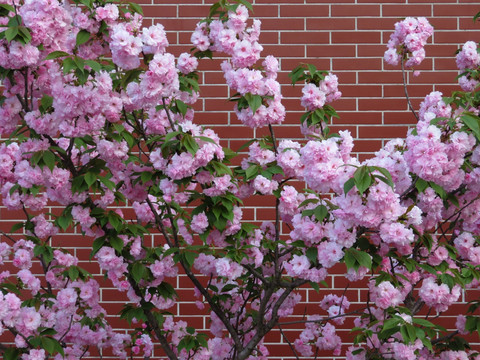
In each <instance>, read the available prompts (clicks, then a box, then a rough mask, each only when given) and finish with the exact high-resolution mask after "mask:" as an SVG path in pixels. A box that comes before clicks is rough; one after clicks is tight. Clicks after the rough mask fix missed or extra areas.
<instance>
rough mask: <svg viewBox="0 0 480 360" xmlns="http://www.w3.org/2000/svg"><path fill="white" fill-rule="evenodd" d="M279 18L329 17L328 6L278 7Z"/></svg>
mask: <svg viewBox="0 0 480 360" xmlns="http://www.w3.org/2000/svg"><path fill="white" fill-rule="evenodd" d="M280 16H281V17H286V18H289V17H317V16H324V17H326V16H329V6H328V5H280Z"/></svg>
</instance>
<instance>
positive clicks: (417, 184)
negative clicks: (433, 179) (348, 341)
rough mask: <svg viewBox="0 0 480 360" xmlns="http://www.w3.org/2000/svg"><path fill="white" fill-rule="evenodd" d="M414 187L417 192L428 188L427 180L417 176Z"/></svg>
mask: <svg viewBox="0 0 480 360" xmlns="http://www.w3.org/2000/svg"><path fill="white" fill-rule="evenodd" d="M415 188H416V189H417V191H418V192H419V193H422V192H424V191H425V189H426V188H428V182H427V181H425V180H423V179H421V178H417V181H416V182H415Z"/></svg>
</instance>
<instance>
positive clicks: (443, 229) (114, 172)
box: [0, 0, 480, 360]
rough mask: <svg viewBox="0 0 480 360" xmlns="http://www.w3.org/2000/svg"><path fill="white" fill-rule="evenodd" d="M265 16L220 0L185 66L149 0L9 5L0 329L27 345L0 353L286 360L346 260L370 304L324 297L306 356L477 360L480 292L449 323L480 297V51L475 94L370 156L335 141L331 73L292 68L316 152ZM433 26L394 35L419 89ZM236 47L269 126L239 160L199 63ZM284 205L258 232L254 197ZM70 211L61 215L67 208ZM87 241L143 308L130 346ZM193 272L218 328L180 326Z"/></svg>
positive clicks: (236, 62)
mask: <svg viewBox="0 0 480 360" xmlns="http://www.w3.org/2000/svg"><path fill="white" fill-rule="evenodd" d="M249 9H251V5H250V4H249V3H248V2H246V1H244V0H238V1H233V2H228V1H226V0H221V1H220V2H218V3H216V4H214V5H213V6H212V7H211V10H210V13H209V15H208V17H207V18H206V19H204V20H203V21H201V22H199V23H198V24H197V26H196V29H195V30H194V32H193V34H192V37H191V41H192V43H193V45H194V49H193V50H192V52H191V53H183V54H181V55H180V56H179V57H178V58H176V57H175V56H174V55H172V54H171V53H169V52H168V41H167V38H166V34H165V30H164V28H163V26H162V25H160V24H157V25H154V26H150V27H148V28H142V15H141V14H142V12H141V8H140V7H139V6H138V5H136V4H128V3H119V2H118V1H115V0H72V1H71V2H70V4H69V3H68V2H66V3H63V4H62V3H60V2H58V1H57V0H1V1H0V23H1V26H2V32H1V33H0V36H1V40H0V75H1V79H2V81H3V84H4V87H5V88H4V92H3V96H2V98H1V107H0V132H1V134H2V135H4V136H5V138H6V139H5V140H4V141H2V143H1V145H0V159H1V161H0V170H1V171H0V190H1V195H2V201H3V205H4V206H6V207H7V209H10V210H20V211H22V212H23V213H24V215H25V218H24V221H22V222H20V223H18V224H17V225H15V226H14V227H13V228H12V229H11V230H10V231H9V232H3V235H2V238H1V241H0V265H1V266H4V268H3V269H2V272H0V290H1V291H0V335H1V334H5V335H6V334H12V335H13V337H14V344H11V343H9V342H8V341H2V342H1V343H0V352H2V354H3V357H4V358H5V359H17V358H21V359H24V360H27V359H28V360H36V359H46V358H55V359H63V358H67V359H81V358H83V357H85V356H88V355H94V356H95V354H97V352H98V353H103V352H104V351H110V352H112V353H113V355H114V356H116V357H118V358H127V357H128V356H139V357H143V358H145V359H148V358H150V357H151V356H154V355H155V356H158V355H159V353H158V352H159V349H158V348H159V347H160V348H161V354H162V356H167V357H168V358H169V359H219V360H220V359H239V360H240V359H267V358H268V356H269V349H268V347H267V346H266V345H265V344H264V338H265V336H266V335H267V334H268V333H269V332H270V331H271V330H272V329H274V328H279V329H280V330H281V331H282V334H283V330H282V329H283V328H285V327H288V326H289V325H292V324H293V323H295V322H292V321H287V319H285V318H287V317H288V316H290V315H291V314H293V313H294V310H295V305H296V304H297V303H298V302H299V301H300V300H301V295H300V292H299V291H298V290H299V288H300V287H302V286H310V287H313V288H314V289H316V290H318V289H319V287H320V286H324V285H326V283H325V281H324V280H325V279H326V277H327V275H328V274H329V271H331V269H332V268H333V267H334V266H335V265H337V264H343V265H344V266H345V271H346V277H347V279H348V280H349V281H350V282H351V283H354V282H356V281H360V280H363V281H366V282H367V283H368V301H367V302H366V303H365V304H362V306H357V307H356V308H355V309H351V308H350V302H349V301H348V299H347V297H346V296H345V294H343V295H342V296H338V295H334V294H328V295H326V296H325V297H324V299H323V300H322V301H321V302H320V303H319V308H318V314H307V315H308V316H307V317H306V318H305V319H303V320H301V322H302V323H304V324H305V327H304V329H303V330H302V331H301V333H300V334H299V337H298V338H297V339H288V338H286V341H287V342H288V343H289V345H290V347H291V350H292V354H293V355H294V356H296V357H297V358H299V357H301V356H303V357H312V356H313V355H314V354H315V353H316V352H317V351H329V352H331V353H333V354H334V355H341V354H346V357H347V359H351V360H354V359H355V360H360V359H397V360H411V359H425V360H447V359H448V360H450V359H477V360H478V359H480V355H478V353H477V352H476V351H474V350H471V349H470V347H469V344H468V342H467V341H466V340H465V339H464V338H463V337H462V336H463V335H466V334H469V333H472V332H476V331H477V329H479V328H480V326H479V325H480V322H479V319H478V317H477V316H476V315H475V314H476V313H477V308H478V306H479V305H480V301H472V302H471V303H470V304H469V307H468V308H467V309H466V310H465V314H462V315H459V316H458V318H457V320H456V323H455V324H452V326H451V327H452V328H456V330H454V331H448V330H447V329H445V328H443V327H442V326H440V325H438V324H437V323H436V319H437V318H438V317H439V316H441V315H442V313H443V312H445V311H447V310H448V309H449V307H450V306H451V305H452V304H454V303H455V302H456V301H458V300H459V298H460V295H461V292H462V291H468V290H469V289H476V288H478V286H479V285H480V281H479V279H480V272H479V265H480V246H479V235H480V226H479V225H480V170H479V169H480V168H479V166H478V165H479V164H480V147H479V146H478V144H479V141H480V122H479V120H480V117H479V116H478V112H479V110H478V109H479V106H480V99H479V96H478V93H477V91H476V89H477V86H478V84H479V81H480V73H479V71H478V67H479V65H480V56H479V55H478V52H477V47H476V44H475V43H474V42H467V43H466V44H465V45H464V46H463V48H462V49H461V51H460V52H459V53H458V55H457V65H458V67H459V69H460V77H459V83H460V86H461V88H462V89H463V91H458V92H455V93H454V94H452V96H451V97H444V96H443V95H442V94H441V93H439V92H432V93H430V94H429V95H427V96H426V97H425V99H424V101H423V102H422V104H421V105H420V109H419V110H418V112H417V111H415V109H414V108H413V106H412V105H411V104H410V102H409V105H410V109H411V110H412V111H413V113H414V114H415V116H416V117H417V119H418V124H417V126H416V127H415V128H414V129H412V130H411V131H410V132H409V133H408V135H407V137H406V139H395V140H392V141H390V142H388V143H387V144H386V145H385V146H384V147H383V148H382V149H380V150H379V151H378V152H376V153H375V156H374V157H372V158H371V159H368V160H366V161H364V162H362V163H361V162H359V160H358V159H357V158H356V157H355V156H352V153H351V151H352V148H353V139H352V136H351V135H350V133H349V132H348V131H340V132H339V133H338V134H334V133H331V132H330V131H329V128H328V124H329V123H330V121H331V119H332V117H337V116H338V115H337V113H336V112H335V110H334V108H333V107H332V105H331V104H332V103H334V102H335V100H337V99H338V98H340V97H341V92H340V91H339V89H338V88H339V84H338V79H337V77H336V76H335V75H334V74H332V73H329V72H325V71H321V70H318V69H317V68H316V67H315V66H313V65H301V66H299V67H297V68H296V69H294V70H293V71H292V72H291V74H290V77H291V80H292V83H293V84H295V83H298V82H300V83H302V84H303V89H302V94H303V95H302V97H301V99H300V102H301V104H302V106H304V107H305V109H306V112H305V114H304V115H303V116H302V117H301V119H300V122H301V127H302V132H303V134H304V135H305V140H304V141H300V142H297V141H293V140H289V139H281V140H278V139H276V137H275V132H274V126H276V125H280V124H281V123H282V121H283V120H284V118H285V114H286V109H285V107H284V106H283V105H282V94H281V87H280V84H279V82H278V81H277V73H278V71H279V64H278V61H277V59H276V58H275V57H274V56H271V55H268V56H266V57H264V58H262V55H261V52H262V50H263V49H262V46H261V45H260V44H259V42H258V39H259V35H260V28H261V23H260V21H258V20H255V19H253V20H252V19H250V18H249ZM432 32H433V29H432V27H431V26H430V24H429V23H428V21H427V20H426V19H425V18H418V19H417V18H407V19H405V20H403V21H401V22H399V23H397V24H396V25H395V32H394V33H393V35H392V36H391V40H390V41H389V43H388V50H387V51H386V53H385V60H386V61H387V62H389V63H391V64H398V63H400V64H401V67H402V73H403V74H404V79H405V72H406V71H408V70H410V69H411V68H412V67H414V66H417V65H418V64H420V62H421V61H422V60H423V59H424V57H425V51H424V45H425V44H426V42H427V41H428V39H429V37H430V36H431V35H432ZM217 53H222V54H224V55H226V56H227V57H228V60H226V61H224V62H223V63H222V70H223V73H224V77H225V81H226V83H227V84H228V86H229V87H230V89H232V92H233V93H234V95H233V96H232V97H231V99H230V100H231V101H232V102H233V103H234V111H235V113H236V115H237V117H238V119H239V120H240V121H241V122H242V123H243V124H244V125H245V126H248V127H251V128H261V127H266V128H268V130H269V136H266V137H264V138H260V139H253V140H252V141H251V142H249V143H247V144H246V145H245V147H244V148H245V149H246V148H247V147H248V155H247V156H244V157H243V159H242V160H241V165H240V166H236V167H235V166H233V165H231V160H232V159H233V158H234V157H235V156H237V154H236V153H235V152H233V151H232V150H230V149H227V148H223V147H222V146H221V145H220V138H219V137H218V135H217V134H216V133H215V132H214V131H212V130H211V129H208V128H204V127H201V126H199V125H196V124H195V123H194V121H193V119H194V111H193V109H192V105H193V104H194V103H195V102H196V101H197V99H198V98H199V96H200V94H199V87H198V83H197V80H198V73H197V71H196V69H197V66H198V62H199V61H201V60H202V59H203V58H205V57H212V56H215V55H216V54H217ZM404 85H405V91H406V95H407V100H408V101H409V99H408V92H407V87H406V83H405V80H404ZM239 162H240V161H239ZM298 180H300V181H301V182H303V183H305V184H306V187H307V188H306V189H303V190H300V189H299V187H298V183H299V182H298ZM266 195H271V197H270V198H273V199H274V203H273V204H272V206H273V207H274V208H275V218H274V219H272V221H270V222H264V223H263V224H261V225H260V226H256V225H255V224H251V223H249V222H248V221H242V217H243V212H242V204H243V200H244V199H246V198H249V197H251V196H266ZM272 195H273V196H272ZM123 204H128V205H130V206H131V208H132V209H133V215H128V214H124V213H123V212H122V210H121V209H120V208H119V205H123ZM52 205H57V206H61V207H62V211H61V212H60V213H58V214H52V213H49V212H48V209H49V207H50V206H52ZM282 224H286V225H287V226H288V228H289V229H290V232H289V233H288V234H282V233H281V228H282ZM73 228H78V229H79V230H81V232H82V234H83V235H84V236H85V237H89V238H91V239H92V240H93V246H92V249H91V259H92V261H95V262H97V263H98V266H99V268H100V269H101V270H102V271H103V272H104V274H105V275H106V277H107V278H108V281H109V282H110V283H111V284H113V286H114V287H115V288H116V289H117V290H118V291H119V292H122V293H125V294H126V296H127V297H128V299H129V302H128V303H127V304H126V305H125V306H124V308H123V310H122V312H121V313H120V317H121V318H122V319H124V320H125V321H126V322H129V323H130V324H131V330H130V331H129V332H128V333H126V332H118V331H115V330H114V328H113V327H112V326H111V324H109V323H108V321H107V317H106V315H107V311H106V310H105V309H104V308H103V307H102V305H101V302H100V295H99V292H100V284H99V283H98V282H97V280H95V278H94V277H93V276H92V275H91V274H90V273H89V272H88V271H86V270H85V269H83V268H82V267H81V266H80V265H79V259H78V258H77V257H76V256H74V255H73V254H71V253H69V252H68V251H67V250H65V249H63V248H60V247H56V246H55V239H57V238H58V237H60V236H62V234H64V233H65V232H68V231H71V229H73ZM154 233H159V234H160V235H161V236H160V240H159V239H158V238H159V237H158V236H157V237H156V242H155V244H154V245H152V244H151V243H149V242H148V241H147V238H148V237H150V236H151V235H152V234H154ZM36 265H38V266H39V268H40V269H41V271H42V272H43V275H42V276H37V275H35V274H36V271H35V270H34V268H33V267H34V266H36ZM179 273H184V274H185V275H186V276H187V277H188V278H189V280H190V281H191V284H192V287H193V288H194V289H195V294H196V296H197V302H196V304H197V306H198V307H199V308H200V309H207V310H208V312H209V313H210V329H209V330H210V331H209V333H203V332H201V331H199V330H198V329H195V328H194V327H191V326H189V324H188V323H187V322H185V321H183V320H178V319H176V318H175V317H174V316H172V315H171V314H170V312H169V309H170V308H171V307H172V306H173V305H174V304H175V303H176V301H177V300H179V296H178V295H177V293H176V292H175V289H174V288H173V286H172V285H171V284H170V282H169V281H170V280H171V279H173V278H175V277H177V276H178V275H179ZM347 316H355V320H354V323H355V328H354V329H353V331H354V333H355V339H354V345H353V346H350V347H349V348H348V349H346V350H345V349H343V350H342V343H343V342H344V340H342V338H341V337H340V336H339V335H338V334H337V333H336V327H337V326H342V324H343V323H344V321H345V319H346V317H347ZM284 336H285V335H284Z"/></svg>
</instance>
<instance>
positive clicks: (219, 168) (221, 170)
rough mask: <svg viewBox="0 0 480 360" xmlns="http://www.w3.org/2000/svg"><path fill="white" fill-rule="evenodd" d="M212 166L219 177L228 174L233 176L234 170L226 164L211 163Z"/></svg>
mask: <svg viewBox="0 0 480 360" xmlns="http://www.w3.org/2000/svg"><path fill="white" fill-rule="evenodd" d="M210 164H212V166H213V168H214V169H215V171H216V172H217V174H218V175H225V174H228V175H230V176H232V170H231V169H230V168H229V167H228V166H227V165H225V164H224V163H221V162H219V161H210Z"/></svg>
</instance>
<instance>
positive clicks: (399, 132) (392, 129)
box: [358, 126, 408, 138]
mask: <svg viewBox="0 0 480 360" xmlns="http://www.w3.org/2000/svg"><path fill="white" fill-rule="evenodd" d="M407 129H408V128H407V127H405V126H372V127H366V126H362V127H361V128H360V129H359V134H358V135H359V137H360V138H396V137H404V136H406V135H407Z"/></svg>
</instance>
